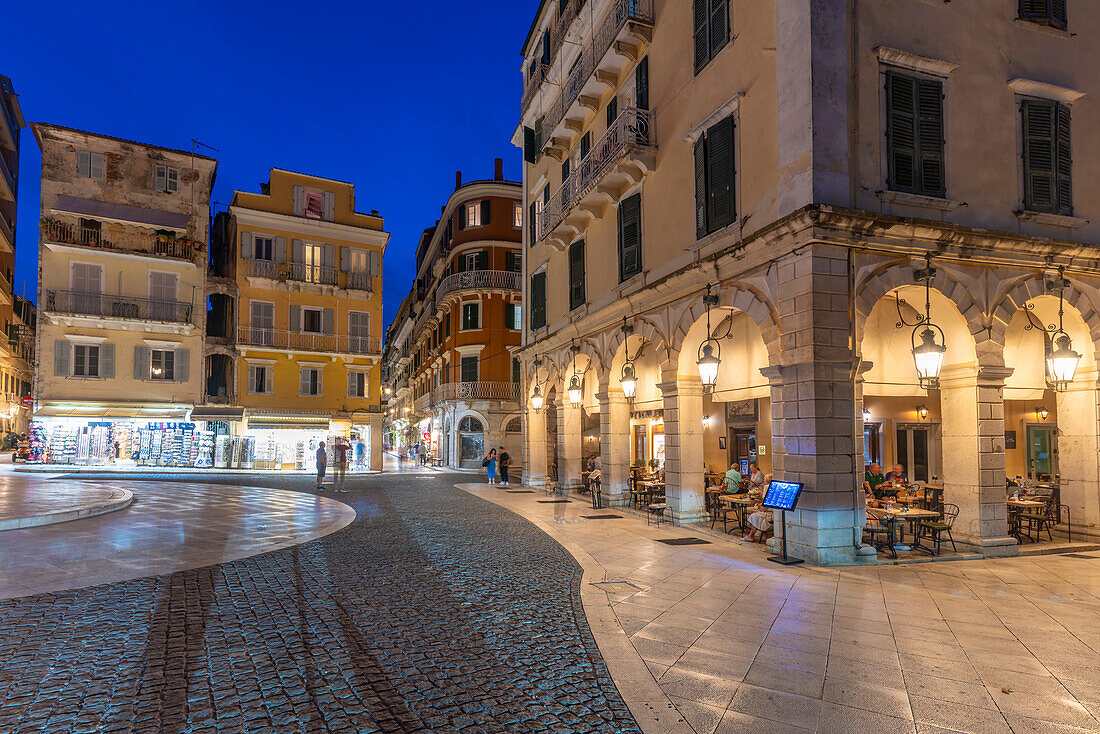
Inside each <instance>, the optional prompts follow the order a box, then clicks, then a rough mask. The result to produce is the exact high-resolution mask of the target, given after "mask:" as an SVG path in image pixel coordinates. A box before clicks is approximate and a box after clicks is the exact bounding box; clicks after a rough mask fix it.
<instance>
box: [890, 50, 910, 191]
mask: <svg viewBox="0 0 1100 734" xmlns="http://www.w3.org/2000/svg"><path fill="white" fill-rule="evenodd" d="M886 106H887V110H886V114H887V121H886V124H887V128H886V146H887V155H888V158H889V161H888V169H889V170H888V175H889V178H890V188H891V189H893V190H895V191H909V192H915V191H916V189H917V120H916V80H915V79H913V78H912V77H907V76H903V75H901V74H895V73H894V72H892V71H891V72H887V73H886Z"/></svg>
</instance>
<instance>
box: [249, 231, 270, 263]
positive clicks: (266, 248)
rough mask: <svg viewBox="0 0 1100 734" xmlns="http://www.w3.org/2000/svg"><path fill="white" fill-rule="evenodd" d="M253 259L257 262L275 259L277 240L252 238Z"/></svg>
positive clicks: (255, 236)
mask: <svg viewBox="0 0 1100 734" xmlns="http://www.w3.org/2000/svg"><path fill="white" fill-rule="evenodd" d="M252 257H253V258H254V259H256V260H268V261H271V260H274V259H275V238H274V237H264V236H263V235H253V236H252Z"/></svg>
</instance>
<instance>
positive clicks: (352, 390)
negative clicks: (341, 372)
mask: <svg viewBox="0 0 1100 734" xmlns="http://www.w3.org/2000/svg"><path fill="white" fill-rule="evenodd" d="M356 374H357V373H355V372H352V371H351V370H348V397H349V398H357V397H359V390H358V387H359V385H358V384H356V383H357V382H358V380H357V379H356Z"/></svg>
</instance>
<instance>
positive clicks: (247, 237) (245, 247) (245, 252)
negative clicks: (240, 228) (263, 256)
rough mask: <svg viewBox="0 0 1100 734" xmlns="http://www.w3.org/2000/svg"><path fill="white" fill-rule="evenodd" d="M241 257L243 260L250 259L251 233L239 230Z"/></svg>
mask: <svg viewBox="0 0 1100 734" xmlns="http://www.w3.org/2000/svg"><path fill="white" fill-rule="evenodd" d="M241 257H242V258H243V259H245V260H251V259H252V233H251V232H241Z"/></svg>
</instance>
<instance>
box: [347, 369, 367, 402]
mask: <svg viewBox="0 0 1100 734" xmlns="http://www.w3.org/2000/svg"><path fill="white" fill-rule="evenodd" d="M348 397H349V398H365V397H367V373H366V372H364V371H363V370H348Z"/></svg>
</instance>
